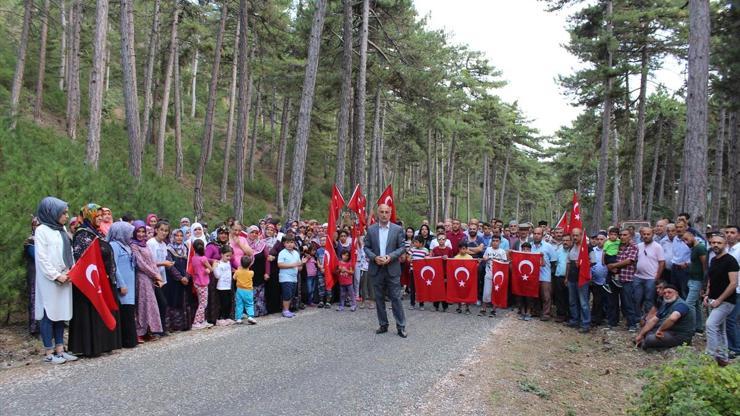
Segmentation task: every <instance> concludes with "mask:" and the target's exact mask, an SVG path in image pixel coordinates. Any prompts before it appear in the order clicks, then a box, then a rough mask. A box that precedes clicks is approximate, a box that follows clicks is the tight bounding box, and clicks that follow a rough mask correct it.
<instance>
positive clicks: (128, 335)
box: [120, 305, 138, 348]
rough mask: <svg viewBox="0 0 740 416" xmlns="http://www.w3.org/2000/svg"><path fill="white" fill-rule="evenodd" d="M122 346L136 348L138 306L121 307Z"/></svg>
mask: <svg viewBox="0 0 740 416" xmlns="http://www.w3.org/2000/svg"><path fill="white" fill-rule="evenodd" d="M120 311H121V312H120V317H121V321H120V322H121V345H122V346H123V348H134V347H135V346H136V345H137V344H138V343H137V342H136V305H121V307H120Z"/></svg>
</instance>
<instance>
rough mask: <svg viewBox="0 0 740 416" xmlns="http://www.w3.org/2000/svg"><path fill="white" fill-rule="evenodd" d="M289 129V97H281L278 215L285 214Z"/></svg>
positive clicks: (276, 203)
mask: <svg viewBox="0 0 740 416" xmlns="http://www.w3.org/2000/svg"><path fill="white" fill-rule="evenodd" d="M288 130H290V97H287V96H286V97H285V98H283V113H282V116H281V117H280V145H279V149H278V161H277V201H276V202H275V205H277V208H278V210H279V211H280V216H281V217H282V216H284V215H285V200H284V199H285V198H284V194H285V158H286V156H287V154H288V134H289V131H288Z"/></svg>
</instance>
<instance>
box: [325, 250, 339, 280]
mask: <svg viewBox="0 0 740 416" xmlns="http://www.w3.org/2000/svg"><path fill="white" fill-rule="evenodd" d="M338 265H339V262H338V261H337V252H336V251H335V250H334V242H333V241H332V240H331V239H330V238H327V239H326V243H324V281H325V282H326V288H327V289H328V290H331V288H333V287H334V282H335V281H336V279H335V277H334V272H335V271H336V270H337V266H338Z"/></svg>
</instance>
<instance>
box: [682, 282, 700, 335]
mask: <svg viewBox="0 0 740 416" xmlns="http://www.w3.org/2000/svg"><path fill="white" fill-rule="evenodd" d="M688 285H689V294H688V295H687V296H686V303H688V304H689V307H691V308H694V316H695V317H696V325H695V326H694V330H695V331H703V330H704V313H703V309H704V306H703V305H702V298H701V296H700V294H701V286H702V283H701V281H700V280H689V282H688Z"/></svg>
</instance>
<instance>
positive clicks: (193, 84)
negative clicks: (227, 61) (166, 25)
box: [190, 36, 200, 118]
mask: <svg viewBox="0 0 740 416" xmlns="http://www.w3.org/2000/svg"><path fill="white" fill-rule="evenodd" d="M199 44H200V36H196V37H195V53H194V54H193V65H192V66H191V69H190V73H191V76H192V78H191V80H190V118H195V105H196V104H197V94H196V87H197V83H198V61H199V58H200V56H199V55H200V52H199V51H198V45H199Z"/></svg>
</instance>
